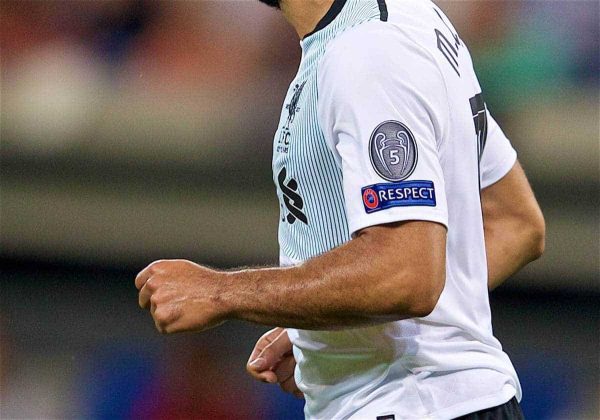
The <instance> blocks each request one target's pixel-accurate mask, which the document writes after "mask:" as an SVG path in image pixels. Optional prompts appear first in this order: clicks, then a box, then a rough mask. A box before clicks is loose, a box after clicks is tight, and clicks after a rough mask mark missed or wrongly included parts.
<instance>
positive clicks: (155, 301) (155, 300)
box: [150, 294, 160, 305]
mask: <svg viewBox="0 0 600 420" xmlns="http://www.w3.org/2000/svg"><path fill="white" fill-rule="evenodd" d="M159 303H160V299H159V297H158V295H157V294H154V295H152V296H150V304H152V305H158V304H159Z"/></svg>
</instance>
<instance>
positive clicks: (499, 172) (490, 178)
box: [481, 149, 517, 190]
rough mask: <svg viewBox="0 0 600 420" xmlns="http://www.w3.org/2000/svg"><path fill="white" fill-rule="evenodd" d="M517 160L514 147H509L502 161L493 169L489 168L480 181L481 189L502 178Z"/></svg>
mask: <svg viewBox="0 0 600 420" xmlns="http://www.w3.org/2000/svg"><path fill="white" fill-rule="evenodd" d="M516 161H517V152H516V151H515V149H511V150H510V153H508V154H507V155H506V157H505V158H504V159H502V161H501V162H500V163H499V164H497V165H496V166H494V169H492V170H490V171H489V173H488V174H487V176H486V177H485V179H483V180H482V181H481V189H482V190H483V189H484V188H487V187H489V186H490V185H492V184H495V183H496V182H498V181H500V180H501V179H502V178H504V175H506V174H507V173H508V172H509V171H510V170H511V169H512V167H513V166H515V162H516Z"/></svg>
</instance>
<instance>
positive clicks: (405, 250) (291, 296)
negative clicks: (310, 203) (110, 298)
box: [136, 221, 446, 333]
mask: <svg viewBox="0 0 600 420" xmlns="http://www.w3.org/2000/svg"><path fill="white" fill-rule="evenodd" d="M445 250H446V228H445V227H444V226H442V225H440V224H437V223H432V222H420V221H408V222H402V223H393V224H387V225H380V226H373V227H368V228H365V229H363V230H361V231H360V232H358V234H357V235H356V237H355V238H354V239H353V240H351V241H349V242H348V243H346V244H345V245H343V246H340V247H339V248H336V249H334V250H332V251H329V252H327V253H325V254H323V255H321V256H319V257H316V258H313V259H311V260H309V261H307V262H306V263H304V264H302V265H299V266H296V267H291V268H263V269H249V270H241V271H237V272H219V271H215V270H211V269H208V268H206V267H202V266H200V265H197V264H194V263H191V262H189V261H183V260H173V261H158V262H155V263H153V264H151V265H150V266H148V267H147V268H146V269H144V270H143V271H142V272H140V274H139V275H138V277H137V278H136V286H137V287H138V288H139V289H140V294H139V304H140V306H142V307H143V308H149V309H150V310H151V312H152V315H153V318H154V320H155V323H156V326H157V328H158V329H159V330H160V331H161V332H167V333H171V332H178V331H190V330H196V331H199V330H203V329H206V328H210V327H213V326H215V325H217V324H219V323H221V322H223V321H225V320H228V319H240V320H246V321H251V322H256V323H259V324H265V325H280V326H285V327H294V328H301V329H331V328H345V327H354V326H361V325H370V324H376V323H381V322H389V321H395V320H399V319H404V318H411V317H423V316H427V315H428V314H429V313H431V311H433V309H434V307H435V305H436V303H437V300H438V298H439V296H440V294H441V292H442V290H443V288H444V281H445ZM400 255H401V257H399V256H400Z"/></svg>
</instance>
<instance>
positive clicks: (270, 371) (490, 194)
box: [246, 162, 545, 397]
mask: <svg viewBox="0 0 600 420" xmlns="http://www.w3.org/2000/svg"><path fill="white" fill-rule="evenodd" d="M481 201H482V208H483V216H484V225H483V227H484V230H485V248H486V253H487V264H488V288H489V289H490V290H493V289H495V288H496V287H498V286H499V285H500V284H502V283H503V282H504V281H505V280H506V279H507V278H508V277H510V276H511V275H513V274H514V273H516V272H517V271H519V270H520V269H521V268H522V267H524V266H525V265H526V264H527V263H529V262H531V261H533V260H536V259H537V258H539V257H540V256H541V255H542V253H543V252H544V238H545V224H544V217H543V215H542V212H541V210H540V208H539V206H538V204H537V201H536V199H535V196H534V195H533V191H532V190H531V187H530V186H529V182H527V178H526V176H525V173H524V172H523V169H522V168H521V165H520V164H519V163H518V162H517V163H516V164H515V166H514V167H513V168H512V169H511V170H510V171H509V172H508V174H506V175H505V176H504V177H503V178H502V179H501V180H500V181H498V182H497V183H495V184H493V185H490V186H489V187H487V188H485V189H484V190H483V191H482V192H481ZM295 366H296V362H295V360H294V356H293V354H292V343H291V342H290V340H289V338H288V335H287V332H286V330H285V329H283V328H275V329H273V330H271V331H268V332H267V333H265V334H264V335H263V336H262V337H261V338H260V339H259V340H258V342H257V343H256V346H255V347H254V350H253V351H252V354H251V355H250V358H249V359H248V363H247V365H246V369H247V370H248V373H249V374H250V375H251V376H252V377H254V378H255V379H257V380H259V381H262V382H268V383H278V384H279V385H280V386H281V388H282V389H283V390H284V391H286V392H289V393H292V394H294V395H296V396H297V397H301V396H302V393H301V392H300V390H299V389H298V387H297V386H296V383H295V382H294V377H293V369H294V368H295Z"/></svg>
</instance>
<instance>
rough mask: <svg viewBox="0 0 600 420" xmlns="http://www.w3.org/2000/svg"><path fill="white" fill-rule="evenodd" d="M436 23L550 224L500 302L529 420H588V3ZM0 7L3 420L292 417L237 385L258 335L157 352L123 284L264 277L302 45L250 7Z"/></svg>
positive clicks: (594, 240) (591, 10)
mask: <svg viewBox="0 0 600 420" xmlns="http://www.w3.org/2000/svg"><path fill="white" fill-rule="evenodd" d="M439 5H440V7H441V8H442V9H443V10H445V11H446V12H447V13H448V15H449V16H450V18H451V19H452V20H453V22H454V24H455V26H456V27H457V29H458V31H459V34H460V36H461V37H462V39H463V40H464V41H465V42H466V43H467V45H469V48H470V49H471V53H472V55H473V59H474V64H475V67H476V69H477V71H478V74H479V77H480V81H481V84H482V86H483V90H484V93H485V95H486V98H487V102H488V106H489V108H490V109H491V111H492V113H493V114H494V115H495V117H496V119H497V120H499V121H500V123H501V125H502V126H503V128H504V130H505V132H506V133H507V134H508V136H509V137H510V138H511V139H512V140H513V143H514V146H515V147H516V149H517V150H518V153H519V156H520V159H521V162H522V163H523V165H524V167H525V169H526V171H527V173H528V175H529V177H530V180H531V182H532V184H533V186H534V189H535V191H536V193H537V196H538V198H539V201H540V203H541V206H542V208H543V210H544V213H545V215H546V218H547V226H548V233H547V236H548V237H547V251H546V254H545V255H544V257H543V258H542V259H541V260H540V261H538V262H536V263H534V264H531V265H530V266H529V267H528V268H526V269H525V270H523V272H522V273H520V274H518V275H517V276H515V277H514V278H513V279H510V280H509V281H508V282H507V283H506V284H505V285H504V286H502V287H501V288H500V289H499V290H497V291H495V292H494V293H493V294H492V296H491V302H492V310H493V315H494V328H495V333H496V335H497V336H498V337H499V338H500V340H501V341H502V343H503V344H504V347H505V350H506V351H507V353H508V354H509V355H510V356H511V358H512V360H513V361H514V364H515V365H516V368H517V371H518V372H519V374H520V377H521V381H522V384H523V388H524V399H523V402H522V404H523V407H524V411H525V413H526V415H527V416H528V418H532V419H558V418H565V419H582V418H590V419H591V418H599V417H600V413H599V409H600V402H599V400H600V382H599V371H600V366H599V358H600V344H599V336H600V334H599V331H600V328H599V327H600V303H599V302H600V299H599V297H600V282H599V270H600V267H599V257H600V249H599V237H600V235H599V220H598V215H599V213H598V209H599V206H598V205H599V195H598V192H599V187H600V181H599V154H598V149H599V139H600V127H599V113H600V108H599V73H600V66H599V22H600V20H599V3H598V2H597V1H485V2H484V1H455V2H447V1H442V2H439ZM0 7H1V10H0V36H1V90H0V95H1V96H0V98H1V103H0V105H1V131H0V135H1V152H0V159H1V164H0V176H1V177H0V204H1V208H0V262H1V264H2V271H1V279H0V287H1V290H0V299H1V306H0V417H1V418H74V417H77V418H140V417H144V418H201V419H221V418H222V419H235V418H239V419H243V418H257V419H259V418H264V419H293V418H301V416H302V413H301V410H302V402H301V401H297V400H295V399H294V398H292V397H288V396H286V395H284V394H283V393H282V392H280V391H279V390H278V389H276V388H272V387H270V386H267V385H263V384H256V383H253V382H252V381H251V380H250V379H249V378H248V377H247V376H245V373H244V365H245V362H246V358H247V357H248V354H249V352H250V350H251V348H252V346H253V344H254V341H255V339H256V338H257V337H258V336H259V335H260V334H261V333H262V332H263V331H265V330H266V328H261V327H256V326H251V325H248V324H243V323H237V322H230V323H228V324H226V325H225V326H223V327H221V328H218V329H216V330H213V331H210V332H207V333H205V334H187V335H186V334H184V335H179V336H174V337H163V336H160V335H159V334H158V333H156V332H155V330H154V327H153V324H152V321H151V319H150V317H149V316H148V315H147V314H146V313H143V312H142V311H141V310H140V309H139V308H138V307H137V293H136V290H135V287H134V284H133V278H134V276H135V274H136V273H137V271H138V270H140V269H141V268H143V267H144V266H145V265H146V264H147V263H149V262H151V261H153V260H154V259H157V258H188V259H191V260H194V261H197V262H201V263H206V264H210V265H213V266H216V267H223V268H226V267H234V266H240V265H246V264H250V265H257V264H274V263H276V261H277V255H278V251H277V237H276V233H277V232H276V231H277V218H278V211H279V210H278V204H277V200H276V196H275V192H274V186H273V185H272V181H271V174H270V159H271V141H272V137H273V134H274V131H275V129H276V124H277V121H278V116H279V112H280V109H281V103H282V101H283V98H284V95H285V92H286V89H287V85H288V83H289V82H290V81H291V80H292V78H293V76H294V74H295V71H296V68H297V65H298V62H299V58H300V48H299V44H298V40H297V38H296V36H295V34H294V33H293V31H292V29H291V28H289V27H288V26H287V25H286V23H285V22H284V20H283V18H282V17H281V16H280V15H279V14H278V13H277V12H275V11H274V10H270V9H269V8H267V7H265V6H263V5H261V4H259V3H258V2H257V1H178V2H167V1H138V0H119V1H51V0H48V1H10V0H2V1H1V2H0ZM515 205H518V203H515Z"/></svg>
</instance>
